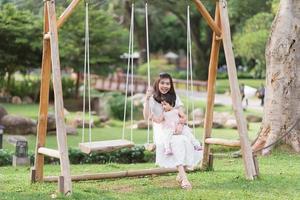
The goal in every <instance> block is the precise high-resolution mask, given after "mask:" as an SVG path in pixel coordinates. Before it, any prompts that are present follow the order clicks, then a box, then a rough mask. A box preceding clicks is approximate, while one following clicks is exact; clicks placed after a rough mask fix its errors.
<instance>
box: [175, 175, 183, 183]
mask: <svg viewBox="0 0 300 200" xmlns="http://www.w3.org/2000/svg"><path fill="white" fill-rule="evenodd" d="M182 180H183V179H182V178H181V176H180V175H179V174H178V175H177V176H176V181H177V183H178V184H179V185H181V183H182Z"/></svg>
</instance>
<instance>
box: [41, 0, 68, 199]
mask: <svg viewBox="0 0 300 200" xmlns="http://www.w3.org/2000/svg"><path fill="white" fill-rule="evenodd" d="M46 4H47V9H48V13H49V32H50V46H51V61H52V72H53V74H52V79H53V81H52V82H53V90H54V108H55V122H56V137H57V143H58V151H59V154H60V168H61V176H63V177H64V194H65V195H68V194H70V193H72V182H71V175H70V162H69V155H68V154H69V153H68V145H67V134H66V127H65V121H64V119H65V118H64V105H63V95H62V85H61V71H60V60H59V49H58V33H57V23H56V12H55V1H50V2H49V1H47V2H46Z"/></svg>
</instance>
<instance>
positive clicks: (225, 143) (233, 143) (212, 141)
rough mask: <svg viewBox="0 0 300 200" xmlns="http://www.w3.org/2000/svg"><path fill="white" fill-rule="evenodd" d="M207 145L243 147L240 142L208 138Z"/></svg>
mask: <svg viewBox="0 0 300 200" xmlns="http://www.w3.org/2000/svg"><path fill="white" fill-rule="evenodd" d="M205 143H206V144H215V145H222V146H228V147H240V146H241V143H240V141H239V140H227V139H221V138H206V139H205Z"/></svg>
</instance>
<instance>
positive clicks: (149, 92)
mask: <svg viewBox="0 0 300 200" xmlns="http://www.w3.org/2000/svg"><path fill="white" fill-rule="evenodd" d="M152 95H153V88H152V87H149V88H148V89H147V92H146V99H147V100H149V98H150V97H151V96H152Z"/></svg>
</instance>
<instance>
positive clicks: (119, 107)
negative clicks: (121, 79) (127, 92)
mask: <svg viewBox="0 0 300 200" xmlns="http://www.w3.org/2000/svg"><path fill="white" fill-rule="evenodd" d="M109 106H110V114H111V116H112V117H114V118H115V119H119V120H123V118H124V106H125V96H124V95H122V94H121V93H112V96H111V98H110V99H109ZM130 107H131V100H130V99H128V98H127V106H126V120H128V119H129V117H130V109H131V108H130ZM136 110H137V108H136V107H135V106H133V113H136Z"/></svg>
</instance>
